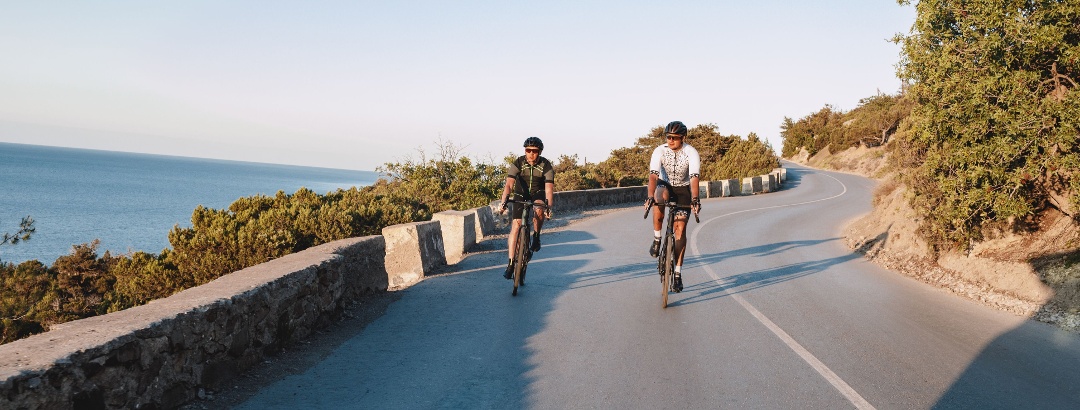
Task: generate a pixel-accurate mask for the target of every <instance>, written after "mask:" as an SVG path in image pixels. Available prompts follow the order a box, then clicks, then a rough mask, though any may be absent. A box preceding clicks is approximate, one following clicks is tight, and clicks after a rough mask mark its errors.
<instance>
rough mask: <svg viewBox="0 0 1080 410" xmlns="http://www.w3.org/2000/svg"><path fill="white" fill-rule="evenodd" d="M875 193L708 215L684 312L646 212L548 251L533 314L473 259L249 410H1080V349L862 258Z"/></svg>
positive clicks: (602, 224) (585, 227) (491, 255)
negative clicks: (664, 279)
mask: <svg viewBox="0 0 1080 410" xmlns="http://www.w3.org/2000/svg"><path fill="white" fill-rule="evenodd" d="M873 187H874V183H873V182H872V181H870V180H867V179H865V178H861V177H857V176H852V175H846V174H841V173H832V172H824V171H818V170H810V169H805V168H800V167H797V166H790V167H789V181H788V183H787V184H786V185H785V187H784V189H783V190H781V191H780V192H775V193H770V194H766V195H755V196H748V197H736V198H721V199H710V200H706V201H704V202H703V210H702V213H701V223H700V224H695V223H693V222H691V223H690V226H689V241H690V243H689V246H690V249H689V251H688V254H687V260H686V263H685V266H684V267H683V272H684V274H683V277H684V283H685V286H686V288H685V290H684V291H683V292H682V293H679V294H673V295H672V296H671V297H670V301H669V304H670V305H669V307H668V308H667V309H663V308H661V306H660V281H659V277H658V276H657V275H656V271H655V266H656V264H655V260H654V259H652V258H650V257H649V256H648V254H647V249H648V245H649V241H650V240H651V239H650V236H651V228H650V227H649V224H648V222H647V221H646V220H644V219H642V215H643V210H642V209H640V208H635V209H631V210H625V211H619V212H613V213H608V214H605V215H601V216H597V217H594V218H592V219H588V220H584V221H581V222H579V223H575V224H573V225H570V226H568V227H566V228H564V229H562V230H560V231H558V232H551V233H546V234H544V247H543V249H542V250H541V251H540V252H539V253H537V254H536V256H535V257H534V259H533V261H532V263H530V265H529V275H528V277H527V281H526V282H527V285H526V286H525V287H524V288H522V289H521V292H520V293H519V294H518V296H516V297H514V296H511V295H510V290H511V284H510V282H509V281H507V280H504V279H503V278H502V270H503V266H504V264H505V253H504V252H488V253H483V254H477V255H472V256H470V257H469V258H467V259H466V260H464V261H463V262H461V263H460V264H459V265H458V266H457V271H458V272H457V273H455V274H449V275H443V276H438V277H434V278H429V279H427V280H425V281H424V282H421V283H420V284H418V285H416V286H413V287H411V288H409V289H407V290H404V291H402V292H403V293H402V295H401V297H400V299H399V300H397V301H396V302H393V303H392V304H390V305H389V306H388V307H387V309H386V312H385V314H384V315H383V316H382V317H380V318H378V319H376V320H374V321H373V322H371V323H370V324H369V325H368V326H367V327H366V328H365V329H364V330H363V331H362V332H360V333H358V334H357V335H356V336H355V337H353V338H351V339H349V340H348V341H346V342H344V343H342V344H341V345H340V346H338V348H337V349H336V350H334V351H333V352H332V353H331V354H329V355H328V356H327V357H326V358H325V360H323V361H321V362H319V363H317V364H315V365H313V366H310V367H309V368H307V369H306V370H303V371H301V372H298V373H297V374H292V375H289V376H287V377H285V378H283V379H282V380H280V381H278V382H276V383H274V384H271V385H270V386H268V387H266V388H264V389H263V390H261V391H260V392H259V393H258V394H256V395H254V396H253V397H251V398H250V399H248V401H247V402H245V403H243V404H242V405H241V406H239V408H249V409H267V408H289V409H292V408H380V409H381V408H470V409H472V408H499V409H505V408H551V409H563V408H662V407H670V408H737V409H745V408H767V409H777V408H817V409H843V408H879V409H926V408H978V409H988V408H1007V409H1015V408H1047V409H1064V408H1080V337H1078V335H1076V334H1071V333H1067V332H1064V331H1061V330H1058V329H1056V328H1054V327H1052V326H1049V325H1045V324H1042V323H1038V322H1034V321H1029V320H1026V319H1024V318H1020V317H1017V316H1014V315H1011V314H1008V313H1003V312H999V311H996V310H992V309H990V308H986V307H983V306H981V305H978V304H975V303H973V302H970V301H968V300H966V299H962V298H959V297H957V296H954V295H951V294H949V293H946V292H944V291H941V290H938V289H936V288H932V287H930V286H927V285H924V284H922V283H919V282H917V281H915V280H912V279H909V278H907V277H905V276H902V275H900V274H898V273H895V272H891V271H888V270H885V269H882V268H879V267H877V266H876V265H873V264H871V263H869V262H867V261H865V260H864V259H862V257H861V256H860V255H859V254H855V253H853V252H852V251H851V250H849V249H848V248H847V247H845V246H844V244H843V241H842V239H841V237H840V230H841V229H842V227H843V226H844V225H845V224H846V223H847V222H849V221H851V220H852V219H853V218H855V217H858V216H859V215H861V214H864V213H866V212H868V211H869V210H870V196H871V192H872V190H873Z"/></svg>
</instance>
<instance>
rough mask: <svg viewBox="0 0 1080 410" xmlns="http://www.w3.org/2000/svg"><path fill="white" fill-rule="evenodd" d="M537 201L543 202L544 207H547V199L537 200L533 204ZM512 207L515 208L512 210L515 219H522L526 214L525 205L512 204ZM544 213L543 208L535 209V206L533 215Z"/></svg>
mask: <svg viewBox="0 0 1080 410" xmlns="http://www.w3.org/2000/svg"><path fill="white" fill-rule="evenodd" d="M533 198H536V197H535V196H534V197H533ZM536 201H540V202H543V203H544V205H547V199H537V200H534V201H533V202H536ZM510 205H512V206H513V209H512V210H513V213H512V214H511V215H513V216H514V218H513V219H521V216H522V214H524V213H525V205H522V204H519V203H517V202H515V203H512V204H510ZM543 211H544V209H543V208H538V207H535V206H534V207H533V213H534V214H536V213H540V212H543Z"/></svg>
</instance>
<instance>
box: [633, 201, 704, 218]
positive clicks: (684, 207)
mask: <svg viewBox="0 0 1080 410" xmlns="http://www.w3.org/2000/svg"><path fill="white" fill-rule="evenodd" d="M653 205H655V206H670V207H671V208H673V209H689V210H691V211H693V210H694V207H693V206H686V205H679V204H678V203H676V202H655V201H654V202H650V203H649V207H648V208H645V216H643V217H642V218H641V219H646V218H648V217H649V211H651V210H652V207H653ZM694 222H697V223H701V218H699V217H698V214H694Z"/></svg>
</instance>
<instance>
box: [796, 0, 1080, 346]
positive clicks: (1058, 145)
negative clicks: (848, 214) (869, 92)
mask: <svg viewBox="0 0 1080 410" xmlns="http://www.w3.org/2000/svg"><path fill="white" fill-rule="evenodd" d="M900 3H901V4H906V3H907V2H904V1H901V2H900ZM1004 3H1005V4H1004V5H1003V4H1002V2H987V1H920V2H919V3H918V5H917V6H916V9H917V13H918V17H917V19H916V22H915V24H914V26H913V30H912V32H911V34H910V35H907V36H897V38H896V39H895V40H896V41H897V42H898V43H900V44H901V45H902V46H903V50H904V51H903V58H902V60H901V62H900V63H901V64H900V75H901V77H902V78H903V79H904V80H905V82H906V83H907V84H909V86H908V87H906V89H904V90H902V91H901V92H900V93H898V94H896V95H877V96H874V97H871V98H867V99H864V100H863V101H862V102H861V103H860V105H859V106H858V107H856V108H855V109H853V110H851V111H849V112H840V111H837V110H835V109H833V108H832V107H829V106H826V107H825V108H823V109H822V110H820V111H818V112H816V113H812V114H810V115H807V116H806V117H803V118H801V119H799V120H798V121H792V120H790V119H786V120H785V123H784V126H783V133H782V135H783V137H784V147H783V155H784V156H785V157H788V158H792V159H796V160H798V161H802V162H809V163H811V164H815V165H817V166H826V167H832V168H835V169H843V170H850V171H856V172H862V173H864V174H867V175H869V176H873V177H876V178H879V179H881V180H882V181H883V182H882V184H881V187H880V188H879V190H878V192H877V193H876V194H875V211H874V214H873V215H871V216H870V217H868V218H866V219H864V220H861V221H859V222H857V223H856V224H854V227H853V228H852V231H851V232H852V233H851V234H852V235H853V236H855V237H854V238H852V245H853V246H855V247H857V248H859V249H861V250H863V251H865V252H867V254H868V255H869V256H871V257H873V258H877V259H879V260H881V261H882V262H884V263H886V264H888V265H892V266H891V267H896V268H900V269H901V270H906V271H908V272H909V273H912V274H913V275H915V276H918V277H921V278H923V279H926V280H928V281H931V282H937V283H938V284H940V285H943V286H946V287H949V288H951V289H953V290H955V291H957V292H958V293H962V294H966V295H968V296H971V297H973V298H975V299H979V300H982V301H984V302H988V303H990V304H994V305H998V306H1000V307H1003V308H1006V309H1009V310H1012V311H1016V312H1018V313H1023V314H1033V315H1035V316H1036V317H1039V318H1040V319H1044V320H1047V321H1050V322H1055V323H1059V324H1062V325H1063V326H1064V327H1067V328H1074V329H1075V328H1076V327H1077V326H1080V320H1077V318H1076V314H1077V313H1080V228H1078V226H1080V214H1078V210H1080V208H1078V205H1080V174H1078V173H1080V145H1078V142H1080V91H1078V90H1077V87H1078V85H1077V79H1078V78H1080V77H1078V75H1080V3H1077V2H1023V1H1006V2H1004ZM1003 10H1004V11H1003Z"/></svg>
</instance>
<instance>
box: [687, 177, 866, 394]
mask: <svg viewBox="0 0 1080 410" xmlns="http://www.w3.org/2000/svg"><path fill="white" fill-rule="evenodd" d="M819 175H825V176H827V177H829V178H832V179H833V180H835V181H836V182H837V183H839V184H840V186H841V187H843V188H844V190H843V191H842V192H840V193H839V194H836V195H834V196H831V197H828V198H823V199H816V200H813V201H806V202H799V203H794V204H786V205H774V206H766V207H761V208H754V209H744V210H742V211H736V212H731V213H726V214H723V215H720V216H716V217H713V218H710V219H708V220H706V221H705V222H702V223H701V224H699V225H698V226H697V227H696V228H695V229H694V231H693V232H692V233H691V234H690V247H691V248H692V249H693V251H694V254H695V255H700V254H701V253H700V252H698V246H697V233H698V232H700V231H701V228H703V227H704V226H705V224H708V223H710V222H712V221H715V220H717V219H720V218H724V217H727V216H731V215H736V214H741V213H743V212H750V211H760V210H764V209H773V208H784V207H789V206H798V205H806V204H812V203H814V202H821V201H828V200H830V199H834V198H839V197H840V196H842V195H844V194H845V193H847V185H844V183H843V182H840V180H839V179H836V178H835V177H833V176H832V175H828V174H824V173H822V174H819ZM705 271H706V272H707V273H708V274H709V276H711V277H712V278H713V280H714V281H716V282H717V283H720V277H719V276H718V275H717V274H716V272H714V271H713V270H712V268H711V267H710V266H709V265H705ZM722 289H723V290H724V293H726V294H727V295H728V296H731V298H732V299H734V300H735V301H736V302H739V305H741V306H742V307H743V309H746V311H747V312H749V313H750V315H751V316H753V317H754V318H755V319H757V320H758V322H760V323H761V324H762V325H764V326H765V327H766V328H768V329H769V330H770V331H772V332H773V334H775V335H776V337H778V338H780V340H781V341H782V342H784V344H785V345H787V346H788V348H790V349H791V350H792V351H794V352H795V354H798V355H799V357H801V358H802V359H803V361H805V362H806V364H809V365H810V367H811V368H813V369H814V370H815V371H817V372H818V374H820V375H821V377H823V378H825V380H826V381H828V382H829V384H832V385H833V387H834V388H836V390H837V391H839V392H840V394H843V395H844V397H846V398H847V399H848V401H850V402H851V404H854V405H855V408H857V409H861V410H873V409H874V406H873V405H871V404H870V402H868V401H866V399H864V398H863V397H862V395H860V394H859V392H857V391H855V389H853V388H852V387H851V386H850V385H848V384H847V382H845V381H844V379H841V378H840V376H838V375H837V374H836V373H834V372H833V371H832V370H831V369H829V367H828V366H826V365H825V363H822V362H821V360H818V358H817V357H815V356H814V355H813V354H812V353H810V351H808V350H806V348H804V347H802V345H800V344H799V342H796V341H795V339H794V338H792V337H791V335H789V334H787V332H785V331H784V329H781V328H780V326H777V325H776V323H773V321H772V320H769V318H768V317H767V316H765V314H764V313H761V311H759V310H757V308H755V307H754V305H751V304H750V302H747V301H746V299H743V298H742V296H739V295H738V294H735V293H731V292H729V291H728V289H727V288H722Z"/></svg>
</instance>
